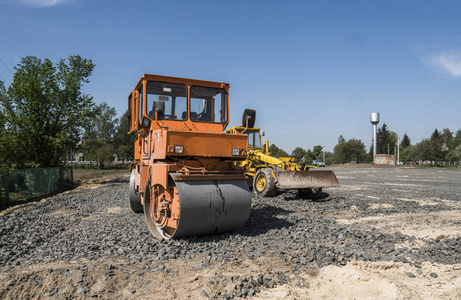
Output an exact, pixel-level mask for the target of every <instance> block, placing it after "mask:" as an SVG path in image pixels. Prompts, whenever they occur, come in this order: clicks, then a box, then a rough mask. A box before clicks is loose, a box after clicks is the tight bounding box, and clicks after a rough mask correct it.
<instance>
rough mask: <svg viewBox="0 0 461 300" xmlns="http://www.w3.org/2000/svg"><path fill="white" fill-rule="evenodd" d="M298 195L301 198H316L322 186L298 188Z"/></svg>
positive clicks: (318, 196)
mask: <svg viewBox="0 0 461 300" xmlns="http://www.w3.org/2000/svg"><path fill="white" fill-rule="evenodd" d="M298 195H299V197H301V198H303V199H312V200H316V199H318V198H320V196H321V195H322V188H306V189H298Z"/></svg>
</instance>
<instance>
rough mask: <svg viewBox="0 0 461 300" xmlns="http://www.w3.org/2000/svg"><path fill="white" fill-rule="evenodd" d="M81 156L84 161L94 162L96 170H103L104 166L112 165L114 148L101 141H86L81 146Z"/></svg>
mask: <svg viewBox="0 0 461 300" xmlns="http://www.w3.org/2000/svg"><path fill="white" fill-rule="evenodd" d="M82 149H83V155H84V156H85V158H86V160H89V161H90V162H91V161H93V160H94V161H96V164H97V166H98V168H100V169H101V168H103V167H104V165H105V164H108V165H110V164H111V163H112V159H113V155H114V147H113V146H112V145H111V144H110V143H108V142H106V141H103V140H99V139H86V140H85V141H84V142H83V144H82Z"/></svg>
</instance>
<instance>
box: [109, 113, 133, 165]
mask: <svg viewBox="0 0 461 300" xmlns="http://www.w3.org/2000/svg"><path fill="white" fill-rule="evenodd" d="M128 130H129V126H128V112H125V113H124V114H123V116H122V117H121V118H120V122H119V125H118V126H117V130H116V132H115V135H114V147H115V152H116V153H117V155H118V156H119V159H120V158H121V159H123V161H125V159H128V158H129V157H133V156H134V143H135V142H136V140H137V135H136V134H135V133H133V134H128Z"/></svg>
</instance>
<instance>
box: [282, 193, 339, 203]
mask: <svg viewBox="0 0 461 300" xmlns="http://www.w3.org/2000/svg"><path fill="white" fill-rule="evenodd" d="M283 200H285V201H299V200H301V201H309V202H329V201H331V200H333V198H330V194H328V193H322V194H320V197H318V198H317V199H303V198H301V197H299V196H298V195H294V194H291V195H290V194H288V195H285V196H283Z"/></svg>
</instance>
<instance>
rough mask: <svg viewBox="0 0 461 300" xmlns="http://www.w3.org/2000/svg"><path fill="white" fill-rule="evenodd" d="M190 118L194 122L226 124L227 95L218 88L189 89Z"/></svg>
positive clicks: (194, 87)
mask: <svg viewBox="0 0 461 300" xmlns="http://www.w3.org/2000/svg"><path fill="white" fill-rule="evenodd" d="M190 118H191V120H192V121H196V122H209V123H225V122H227V93H226V90H224V89H220V88H212V87H203V86H194V85H193V86H191V87H190Z"/></svg>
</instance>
